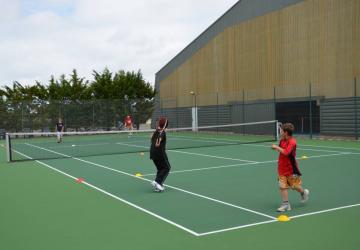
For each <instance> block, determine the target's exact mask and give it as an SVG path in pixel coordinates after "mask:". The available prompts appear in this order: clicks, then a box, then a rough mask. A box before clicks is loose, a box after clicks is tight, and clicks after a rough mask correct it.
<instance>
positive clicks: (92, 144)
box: [24, 143, 112, 149]
mask: <svg viewBox="0 0 360 250" xmlns="http://www.w3.org/2000/svg"><path fill="white" fill-rule="evenodd" d="M24 144H25V145H26V144H27V143H24ZM110 144H112V143H91V144H72V145H74V146H72V145H67V146H57V147H49V148H53V149H56V148H73V147H89V146H102V145H110Z"/></svg>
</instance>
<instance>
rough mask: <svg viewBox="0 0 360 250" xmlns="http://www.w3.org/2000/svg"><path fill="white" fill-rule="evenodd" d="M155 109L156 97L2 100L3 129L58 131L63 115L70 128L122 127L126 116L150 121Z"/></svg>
mask: <svg viewBox="0 0 360 250" xmlns="http://www.w3.org/2000/svg"><path fill="white" fill-rule="evenodd" d="M153 110H154V101H153V100H143V99H141V100H95V99H94V100H84V101H82V100H77V101H70V100H69V101H58V100H33V101H21V102H15V101H9V100H3V101H2V102H0V132H1V134H2V136H3V134H4V133H5V132H35V131H43V132H48V131H54V130H55V124H56V123H57V121H58V119H59V118H62V119H63V122H64V124H65V129H66V131H89V130H118V129H122V128H123V121H124V118H125V116H127V115H130V116H131V117H132V119H133V122H134V126H135V127H136V128H139V127H140V125H143V124H146V122H147V120H148V119H150V118H151V116H152V113H153Z"/></svg>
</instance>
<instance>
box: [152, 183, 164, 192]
mask: <svg viewBox="0 0 360 250" xmlns="http://www.w3.org/2000/svg"><path fill="white" fill-rule="evenodd" d="M151 185H152V186H153V187H154V188H155V192H162V191H164V190H165V188H164V186H162V185H160V184H159V183H157V182H156V181H153V182H151Z"/></svg>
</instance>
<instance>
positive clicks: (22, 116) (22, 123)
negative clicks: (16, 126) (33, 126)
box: [21, 102, 24, 132]
mask: <svg viewBox="0 0 360 250" xmlns="http://www.w3.org/2000/svg"><path fill="white" fill-rule="evenodd" d="M21 132H24V102H21Z"/></svg>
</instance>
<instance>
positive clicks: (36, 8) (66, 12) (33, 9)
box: [20, 0, 75, 17]
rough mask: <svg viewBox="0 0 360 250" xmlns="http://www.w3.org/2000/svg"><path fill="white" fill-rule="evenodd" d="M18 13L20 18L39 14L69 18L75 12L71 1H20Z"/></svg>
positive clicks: (73, 3)
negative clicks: (51, 14) (46, 13)
mask: <svg viewBox="0 0 360 250" xmlns="http://www.w3.org/2000/svg"><path fill="white" fill-rule="evenodd" d="M20 8H21V9H20V13H21V15H22V16H30V15H34V14H36V13H39V12H46V11H49V12H53V13H55V14H56V15H59V16H62V17H66V16H71V15H72V14H73V13H74V10H75V2H73V1H41V0H21V1H20Z"/></svg>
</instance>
